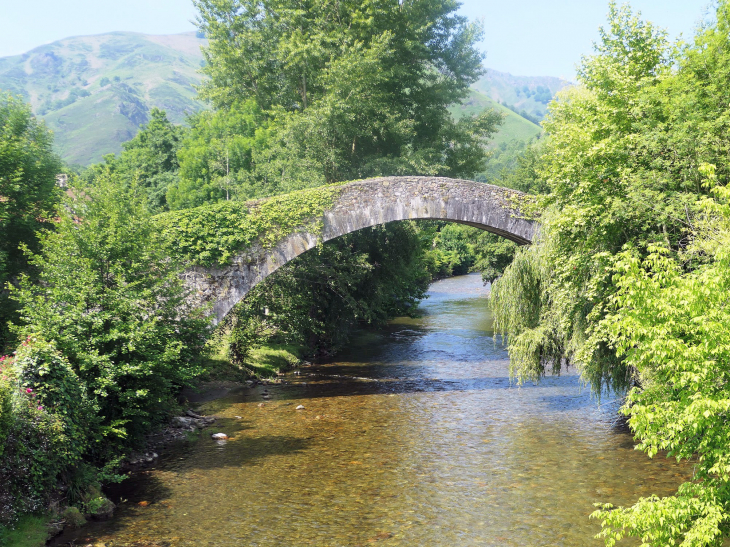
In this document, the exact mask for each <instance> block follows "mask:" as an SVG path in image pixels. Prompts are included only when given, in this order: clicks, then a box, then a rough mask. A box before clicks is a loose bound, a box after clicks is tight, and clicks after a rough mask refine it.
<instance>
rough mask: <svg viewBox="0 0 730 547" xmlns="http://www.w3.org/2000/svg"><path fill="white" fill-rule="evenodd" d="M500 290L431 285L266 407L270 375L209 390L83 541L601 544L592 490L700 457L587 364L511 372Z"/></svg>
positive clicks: (621, 495)
mask: <svg viewBox="0 0 730 547" xmlns="http://www.w3.org/2000/svg"><path fill="white" fill-rule="evenodd" d="M487 292H488V289H487V288H485V287H483V286H482V283H481V280H480V277H479V276H478V275H470V276H464V277H458V278H453V279H448V280H445V281H440V282H438V283H434V284H433V285H432V287H431V290H430V292H429V298H428V299H427V300H425V301H424V302H423V304H422V306H421V308H422V310H423V316H422V317H420V318H418V319H409V318H401V319H398V320H395V321H393V322H392V323H391V324H390V325H389V326H388V327H387V328H385V329H384V330H382V331H379V332H377V333H364V334H363V335H362V336H361V337H360V338H359V339H358V340H356V341H354V342H353V344H352V345H351V346H350V347H349V348H348V349H347V351H345V352H343V353H341V354H340V355H339V356H338V357H337V359H336V360H334V361H333V362H331V363H326V364H320V365H315V366H312V367H307V368H303V369H301V375H300V376H294V375H288V376H287V377H286V381H287V382H290V383H289V384H287V385H282V386H269V387H268V388H266V389H268V391H269V393H270V394H271V399H270V400H268V401H266V402H264V404H263V406H259V405H260V403H262V402H263V399H262V390H263V389H264V388H261V387H259V388H255V389H243V390H240V391H237V392H234V393H232V394H231V395H229V396H228V397H226V398H224V399H219V400H217V401H213V402H211V403H207V404H206V405H204V406H203V408H202V410H203V411H204V412H206V413H211V414H212V413H214V414H216V415H218V416H219V417H220V419H219V420H218V422H217V423H216V424H215V425H214V426H213V427H212V428H211V429H209V430H207V431H204V432H203V435H202V436H201V437H200V439H199V440H198V441H194V442H192V443H187V444H186V445H184V446H180V447H177V448H174V449H171V450H168V451H167V452H166V453H165V454H164V455H163V456H162V458H161V460H160V462H159V463H158V464H157V465H156V466H155V467H153V468H150V469H148V470H146V471H143V472H140V473H138V474H137V475H136V476H135V477H133V478H132V479H131V480H130V481H128V482H129V484H128V485H127V486H126V487H125V491H124V493H123V495H124V496H125V497H126V498H127V500H128V501H126V502H125V503H122V504H121V505H120V509H119V510H118V511H117V514H116V516H115V518H114V519H113V520H112V521H109V522H105V523H95V524H92V525H90V526H89V527H87V528H84V529H83V530H81V531H80V532H79V534H80V535H78V536H77V538H76V539H75V541H76V542H77V544H85V543H92V544H99V543H104V544H105V545H106V546H107V547H110V546H119V545H130V544H131V545H135V546H143V545H170V546H193V545H194V546H201V545H216V546H217V545H243V546H261V547H274V546H276V547H281V546H299V545H316V546H356V545H370V544H373V543H378V544H382V545H388V546H394V545H407V546H411V547H415V546H448V547H455V546H471V545H474V546H491V545H494V546H520V547H524V546H542V545H550V546H561V545H564V546H572V547H578V546H580V547H582V546H591V545H602V542H601V541H598V540H595V539H593V536H594V535H595V534H596V533H597V532H598V531H599V529H600V527H599V523H598V522H597V521H595V520H589V518H588V515H589V514H590V513H591V512H592V511H593V509H594V508H593V505H592V504H593V503H595V502H610V503H614V504H617V505H621V504H623V505H626V504H631V503H633V502H634V501H636V500H637V499H638V498H639V497H640V496H647V495H650V494H658V495H667V494H671V493H673V492H674V491H675V489H676V486H677V485H678V484H679V483H680V482H682V481H683V480H685V479H686V478H687V477H689V476H690V469H689V468H688V467H686V466H679V465H677V464H676V463H674V462H673V461H672V460H667V459H664V458H663V457H657V458H655V459H654V460H651V459H649V458H648V457H646V456H645V455H643V454H642V453H640V452H637V451H635V450H634V449H633V444H632V439H631V436H630V435H629V434H628V433H627V432H626V431H625V430H624V429H622V428H621V427H618V426H616V425H614V422H615V420H616V410H617V402H615V401H612V400H611V398H610V397H607V398H604V399H603V400H602V401H601V404H600V405H599V404H598V401H597V400H596V399H595V398H592V397H591V394H590V390H589V389H587V388H586V387H584V386H582V385H581V382H580V381H579V378H578V376H577V375H576V373H575V372H574V371H568V372H567V373H564V374H563V375H561V376H559V377H548V378H546V379H545V380H544V381H542V382H541V383H540V384H539V385H531V384H530V385H523V386H521V387H520V386H517V385H515V384H514V383H513V382H510V378H509V370H508V367H509V363H508V358H507V354H506V352H505V350H504V349H503V348H502V347H501V345H500V344H495V341H494V339H493V333H492V321H491V316H490V313H489V311H488V309H487V300H486V295H487ZM297 405H304V406H305V409H304V410H295V409H296V407H297ZM235 416H240V417H241V418H242V419H240V420H239V419H236V418H235ZM217 431H222V432H225V433H227V434H229V435H230V436H231V439H230V440H229V441H228V442H223V443H217V442H215V441H213V440H211V438H210V433H213V432H217ZM140 501H146V502H149V505H147V506H140V505H138V502H140ZM64 541H68V538H65V539H64ZM627 544H631V545H635V544H636V543H631V542H629V543H627Z"/></svg>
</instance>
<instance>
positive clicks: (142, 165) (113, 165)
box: [84, 108, 187, 212]
mask: <svg viewBox="0 0 730 547" xmlns="http://www.w3.org/2000/svg"><path fill="white" fill-rule="evenodd" d="M186 134H187V129H186V128H185V127H183V126H179V125H174V124H172V123H171V122H170V121H169V120H168V119H167V114H166V113H165V112H164V111H163V110H160V109H159V108H153V109H152V111H151V112H150V121H149V122H147V124H146V125H144V126H143V127H142V129H141V130H140V131H139V132H138V133H137V134H136V135H135V136H134V138H133V139H132V140H130V141H127V142H125V143H123V144H122V148H123V151H122V153H121V154H120V155H119V156H115V155H114V154H109V155H107V156H105V157H104V163H102V164H98V165H96V166H92V167H91V168H90V169H88V170H87V171H86V173H85V174H84V179H85V180H86V181H87V182H92V181H93V180H94V179H95V178H96V177H97V176H99V175H101V174H103V173H104V172H105V171H106V170H107V169H111V170H112V171H113V172H115V173H117V175H118V176H119V177H120V179H121V180H122V181H124V182H125V184H127V185H128V186H132V185H137V186H138V187H140V188H141V189H142V190H144V192H145V193H146V194H147V197H148V203H149V208H150V210H151V211H153V212H159V211H165V210H168V209H169V208H170V207H169V205H168V203H167V192H168V188H169V187H171V186H174V185H175V184H176V183H177V181H178V171H179V169H180V164H179V161H178V150H179V149H180V146H181V144H182V142H183V139H184V138H185V136H186Z"/></svg>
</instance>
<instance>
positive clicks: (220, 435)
mask: <svg viewBox="0 0 730 547" xmlns="http://www.w3.org/2000/svg"><path fill="white" fill-rule="evenodd" d="M211 437H213V439H214V440H216V441H226V440H228V435H226V434H225V433H213V434H212V435H211Z"/></svg>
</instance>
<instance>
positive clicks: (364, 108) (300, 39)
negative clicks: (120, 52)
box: [195, 0, 501, 189]
mask: <svg viewBox="0 0 730 547" xmlns="http://www.w3.org/2000/svg"><path fill="white" fill-rule="evenodd" d="M195 5H196V7H197V8H198V10H199V12H200V15H199V19H198V23H199V26H200V28H201V30H203V31H204V32H205V34H206V36H207V37H208V39H209V46H208V48H207V49H206V50H205V52H204V53H205V56H206V66H205V67H204V69H203V70H204V72H205V73H206V74H207V75H208V76H209V77H210V78H209V80H208V81H207V82H206V83H205V84H203V87H202V88H201V94H202V96H203V97H205V98H208V99H209V100H211V101H212V103H213V105H214V106H215V107H216V108H217V109H219V110H228V109H230V108H232V107H233V105H234V104H236V102H238V101H249V100H250V101H253V102H254V103H255V104H256V105H257V106H258V108H260V109H261V111H262V112H264V113H265V114H266V116H267V119H269V120H270V121H271V124H272V129H273V131H274V133H273V134H272V137H273V139H272V141H271V143H270V148H269V153H270V154H273V155H274V156H275V159H276V164H277V167H278V168H277V171H278V173H272V172H268V177H267V178H268V180H272V179H273V180H274V181H276V184H279V185H280V186H281V187H286V188H288V189H293V188H295V187H298V186H297V185H298V182H299V181H297V180H296V179H297V178H302V177H301V174H302V170H301V168H297V167H298V166H301V165H306V166H308V168H309V171H311V172H314V173H315V174H313V175H309V176H305V177H304V178H305V179H307V180H308V181H309V182H310V183H312V184H320V183H321V181H322V180H323V181H325V182H333V181H340V180H348V179H354V178H358V177H365V176H373V175H382V174H388V175H392V174H406V173H423V174H443V175H469V174H472V173H474V172H476V171H478V170H480V169H481V166H482V165H481V164H482V162H483V160H484V157H485V151H484V149H483V146H482V143H483V141H484V140H485V139H486V138H487V137H488V136H489V135H491V133H493V132H494V131H495V130H496V127H497V125H498V124H499V123H500V121H501V117H500V116H499V115H497V114H495V113H494V112H488V113H485V114H484V115H482V116H480V117H479V118H477V119H472V120H469V119H464V120H462V121H460V122H458V123H456V122H454V121H453V120H452V119H451V116H450V114H449V112H448V110H447V107H448V106H449V105H451V104H453V103H454V102H458V101H459V100H461V99H462V98H464V97H465V96H466V94H467V92H468V86H469V84H470V83H471V82H473V81H474V80H475V79H476V78H477V77H478V75H479V74H480V72H481V64H480V62H481V56H480V55H479V53H478V52H477V51H476V49H475V48H474V44H475V42H476V41H477V40H478V38H479V34H480V31H479V29H478V28H477V27H476V26H474V25H472V24H468V23H467V22H466V20H465V18H463V17H460V16H457V15H455V14H454V12H455V11H456V8H457V4H456V3H455V2H453V1H443V0H427V1H419V2H405V3H403V4H402V5H398V4H395V3H393V2H391V1H390V0H388V1H386V0H377V1H375V2H362V1H361V0H348V1H345V2H337V3H333V2H330V1H329V0H313V1H311V2H308V3H306V4H305V5H302V4H301V3H299V2H294V1H292V0H265V1H259V0H200V1H197V2H196V3H195ZM266 163H270V162H266ZM259 165H261V166H263V165H264V162H259ZM320 177H321V178H320Z"/></svg>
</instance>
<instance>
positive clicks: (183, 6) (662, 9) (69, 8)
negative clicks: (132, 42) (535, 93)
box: [0, 0, 710, 79]
mask: <svg viewBox="0 0 730 547" xmlns="http://www.w3.org/2000/svg"><path fill="white" fill-rule="evenodd" d="M393 1H394V2H397V0H393ZM462 2H463V6H462V13H463V14H464V15H467V16H468V17H470V18H474V19H482V20H483V22H484V29H485V40H484V42H483V43H482V44H481V45H480V47H481V48H482V49H483V50H484V51H485V52H486V53H487V59H486V65H487V66H488V67H490V68H495V69H497V70H502V71H505V72H511V73H512V74H518V75H526V76H542V75H547V76H562V77H565V78H568V79H572V78H573V76H574V74H575V64H576V63H577V62H578V61H579V60H580V56H581V54H586V53H590V52H591V44H592V42H593V41H594V40H595V39H596V38H597V36H598V33H597V29H598V27H599V26H600V25H601V24H603V23H604V22H605V20H606V17H605V16H606V12H607V11H608V1H607V0H552V1H551V0H510V1H507V0H462ZM631 5H632V6H633V7H634V8H635V9H638V10H640V11H641V12H642V13H643V15H644V17H645V18H646V19H649V20H650V21H653V22H654V23H656V24H658V25H660V26H662V27H665V28H667V29H668V30H669V32H670V34H671V35H672V36H676V35H678V34H679V33H682V34H683V35H684V36H685V37H689V36H691V34H692V30H693V29H694V28H695V26H696V23H697V22H698V21H699V20H700V19H701V18H702V17H703V15H704V14H705V12H706V10H707V7H708V6H709V5H710V4H709V2H708V0H633V1H632V2H631ZM194 18H195V10H194V9H193V6H192V3H191V2H190V0H0V57H3V56H6V55H17V54H20V53H24V52H26V51H28V50H29V49H32V48H34V47H36V46H39V45H42V44H45V43H48V42H53V41H55V40H59V39H61V38H66V37H68V36H78V35H84V34H101V33H104V32H110V31H114V30H126V31H135V32H144V33H147V34H172V33H177V32H186V31H189V30H193V28H194V27H193V25H192V23H191V21H192V20H193V19H194Z"/></svg>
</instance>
